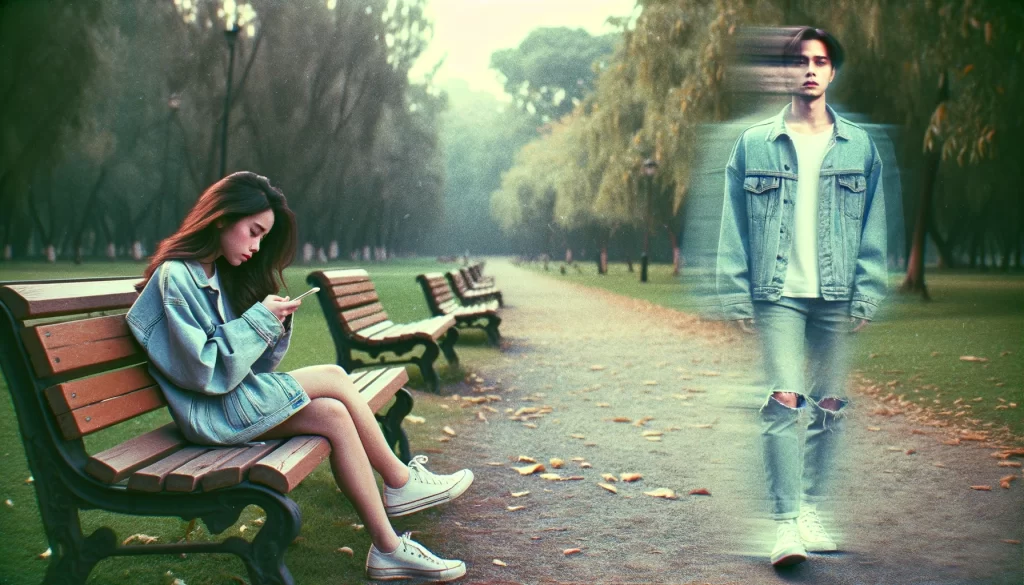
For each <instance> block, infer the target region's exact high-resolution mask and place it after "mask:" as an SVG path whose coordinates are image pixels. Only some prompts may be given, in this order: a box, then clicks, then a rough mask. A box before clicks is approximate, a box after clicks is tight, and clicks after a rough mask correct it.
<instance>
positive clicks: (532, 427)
mask: <svg viewBox="0 0 1024 585" xmlns="http://www.w3.org/2000/svg"><path fill="white" fill-rule="evenodd" d="M523 426H524V427H526V428H528V429H535V428H537V424H536V423H523Z"/></svg>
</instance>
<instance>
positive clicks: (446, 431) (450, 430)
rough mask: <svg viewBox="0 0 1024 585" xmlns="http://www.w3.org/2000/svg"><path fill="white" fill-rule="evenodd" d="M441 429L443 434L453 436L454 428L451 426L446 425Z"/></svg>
mask: <svg viewBox="0 0 1024 585" xmlns="http://www.w3.org/2000/svg"><path fill="white" fill-rule="evenodd" d="M441 431H442V432H443V433H444V434H446V435H448V436H450V437H454V436H455V429H453V428H451V427H449V426H446V427H444V428H442V429H441Z"/></svg>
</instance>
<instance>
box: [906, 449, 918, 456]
mask: <svg viewBox="0 0 1024 585" xmlns="http://www.w3.org/2000/svg"><path fill="white" fill-rule="evenodd" d="M905 453H906V454H907V455H913V454H914V453H917V449H907V450H906V451H905Z"/></svg>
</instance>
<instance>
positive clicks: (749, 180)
mask: <svg viewBox="0 0 1024 585" xmlns="http://www.w3.org/2000/svg"><path fill="white" fill-rule="evenodd" d="M781 187H782V179H781V178H779V177H773V176H765V175H747V176H746V177H745V178H744V179H743V190H744V191H746V192H747V195H748V196H747V210H748V213H749V214H750V219H751V220H752V221H754V222H756V223H760V224H766V223H768V220H769V218H770V217H771V214H772V213H773V212H774V210H775V209H776V208H777V207H778V198H779V192H780V191H781Z"/></svg>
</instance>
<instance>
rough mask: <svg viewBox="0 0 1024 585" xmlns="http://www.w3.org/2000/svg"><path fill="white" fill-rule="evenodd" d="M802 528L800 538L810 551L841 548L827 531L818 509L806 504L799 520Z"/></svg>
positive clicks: (830, 550)
mask: <svg viewBox="0 0 1024 585" xmlns="http://www.w3.org/2000/svg"><path fill="white" fill-rule="evenodd" d="M796 523H797V526H799V528H800V540H802V541H803V543H804V547H805V548H806V549H807V550H808V551H810V552H832V551H835V550H839V547H838V546H836V542H835V541H834V540H832V537H830V536H829V535H828V532H825V528H824V527H823V526H822V525H821V519H820V518H818V510H817V509H816V508H815V507H813V506H807V505H806V504H805V505H803V506H801V507H800V518H799V519H798V520H797V522H796Z"/></svg>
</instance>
